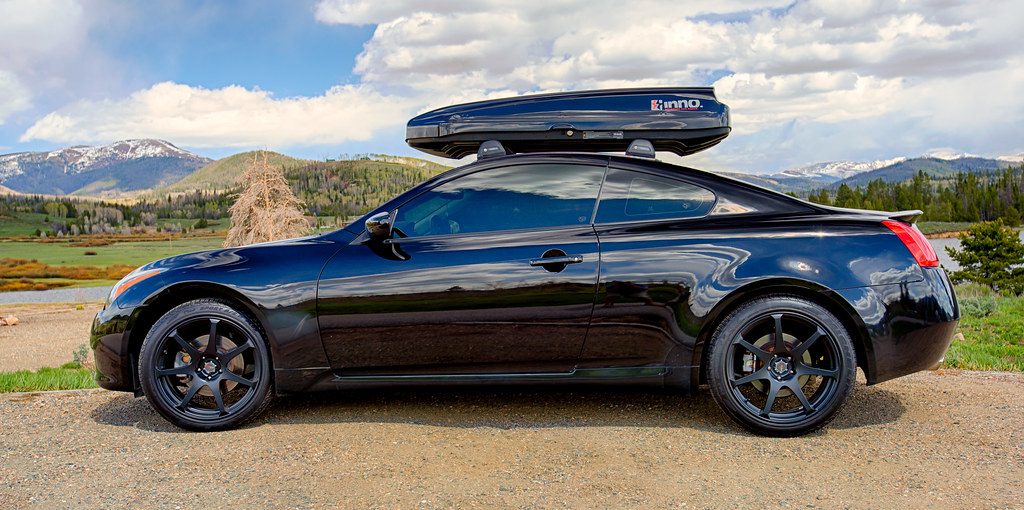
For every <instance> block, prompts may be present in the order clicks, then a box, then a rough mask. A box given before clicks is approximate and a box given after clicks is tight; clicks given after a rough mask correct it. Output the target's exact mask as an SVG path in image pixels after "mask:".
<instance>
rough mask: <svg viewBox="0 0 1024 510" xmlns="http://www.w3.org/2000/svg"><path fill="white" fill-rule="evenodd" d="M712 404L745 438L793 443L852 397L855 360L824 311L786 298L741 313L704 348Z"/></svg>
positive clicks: (769, 300)
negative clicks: (760, 436)
mask: <svg viewBox="0 0 1024 510" xmlns="http://www.w3.org/2000/svg"><path fill="white" fill-rule="evenodd" d="M710 349H711V352H710V357H709V362H708V382H709V384H710V386H711V392H712V395H713V396H714V398H715V400H716V401H717V402H718V403H719V405H721V406H722V408H723V409H724V410H725V411H726V413H727V414H729V416H730V417H732V418H733V419H734V420H736V421H737V422H739V423H740V424H741V425H743V426H744V427H746V428H748V429H749V430H751V431H753V432H756V433H759V434H764V435H771V436H795V435H800V434H805V433H807V432H810V431H812V430H815V429H818V428H820V427H822V426H824V425H825V424H827V423H828V422H829V421H831V420H832V419H833V418H834V417H835V415H836V412H837V411H838V410H839V408H840V407H841V406H842V404H843V402H845V400H846V399H847V397H848V396H849V394H850V392H851V391H852V389H853V383H854V380H855V374H856V354H855V352H854V349H853V343H852V341H851V339H850V336H849V333H848V332H847V331H846V329H845V328H844V327H843V325H842V323H840V322H839V320H838V319H836V318H835V316H833V315H832V314H831V313H829V312H828V310H826V309H824V308H823V307H821V306H819V305H817V304H815V303H812V302H810V301H807V300H804V299H801V298H797V297H793V296H783V295H777V296H767V297H763V298H759V299H755V300H753V301H750V302H748V303H746V304H744V305H741V306H740V307H739V308H737V309H736V311H734V312H733V313H732V314H730V315H729V316H728V317H727V318H726V319H725V320H724V321H723V322H722V324H721V325H720V326H719V328H718V330H717V331H716V333H715V335H714V337H713V338H712V341H711V346H710Z"/></svg>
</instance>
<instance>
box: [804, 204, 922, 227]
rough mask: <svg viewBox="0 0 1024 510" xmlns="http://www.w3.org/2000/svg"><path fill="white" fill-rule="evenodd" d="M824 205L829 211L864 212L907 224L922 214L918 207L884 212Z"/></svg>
mask: <svg viewBox="0 0 1024 510" xmlns="http://www.w3.org/2000/svg"><path fill="white" fill-rule="evenodd" d="M819 207H822V206H819ZM824 207H825V209H828V210H830V211H835V212H841V213H847V214H864V215H870V216H881V217H883V218H888V219H890V220H896V221H902V222H903V223H908V224H910V223H914V221H915V220H917V218H918V217H919V216H921V215H922V214H924V211H920V210H918V209H910V210H907V211H896V212H886V211H872V210H870V209H849V208H846V207H830V206H824Z"/></svg>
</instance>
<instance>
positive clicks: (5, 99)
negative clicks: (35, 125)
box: [0, 69, 32, 125]
mask: <svg viewBox="0 0 1024 510" xmlns="http://www.w3.org/2000/svg"><path fill="white" fill-rule="evenodd" d="M31 103H32V96H31V94H30V93H29V91H28V89H26V88H25V87H24V86H23V85H22V84H21V82H19V81H18V79H17V78H16V77H15V76H14V75H13V74H11V73H9V72H7V71H4V70H3V69H0V125H2V124H3V123H4V121H5V120H6V119H7V117H8V116H9V115H11V114H12V113H16V112H19V111H22V110H26V109H28V107H29V106H31Z"/></svg>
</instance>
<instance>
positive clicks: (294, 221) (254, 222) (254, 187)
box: [224, 151, 309, 246]
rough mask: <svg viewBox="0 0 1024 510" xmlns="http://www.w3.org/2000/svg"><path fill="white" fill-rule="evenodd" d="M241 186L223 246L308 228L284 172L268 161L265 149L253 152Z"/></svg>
mask: <svg viewBox="0 0 1024 510" xmlns="http://www.w3.org/2000/svg"><path fill="white" fill-rule="evenodd" d="M241 181H242V183H243V186H244V189H243V190H242V192H241V193H240V194H239V195H238V197H237V199H236V200H235V203H234V204H233V205H232V206H231V208H230V209H229V212H230V213H231V229H230V230H228V237H227V239H225V240H224V246H241V245H243V244H252V243H261V242H265V241H274V240H277V239H287V238H289V237H296V236H300V235H302V234H304V233H305V232H307V231H308V230H309V225H308V224H307V223H306V219H305V218H304V217H303V216H302V210H301V205H302V203H301V202H299V199H298V198H295V194H294V193H292V189H291V187H290V186H289V185H288V181H287V180H285V178H284V172H283V171H282V169H280V168H276V167H274V166H272V165H271V164H270V163H269V162H268V161H267V154H266V152H265V151H257V152H256V153H255V154H253V159H252V162H251V163H250V164H249V166H248V167H246V169H245V171H244V172H243V173H242V177H241Z"/></svg>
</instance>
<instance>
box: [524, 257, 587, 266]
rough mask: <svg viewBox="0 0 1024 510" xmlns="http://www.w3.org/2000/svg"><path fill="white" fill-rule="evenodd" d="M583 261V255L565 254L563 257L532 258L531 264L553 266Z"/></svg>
mask: <svg viewBox="0 0 1024 510" xmlns="http://www.w3.org/2000/svg"><path fill="white" fill-rule="evenodd" d="M580 262H583V255H563V256H561V257H544V258H539V259H530V265H531V266H551V265H555V264H579V263H580Z"/></svg>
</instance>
